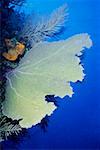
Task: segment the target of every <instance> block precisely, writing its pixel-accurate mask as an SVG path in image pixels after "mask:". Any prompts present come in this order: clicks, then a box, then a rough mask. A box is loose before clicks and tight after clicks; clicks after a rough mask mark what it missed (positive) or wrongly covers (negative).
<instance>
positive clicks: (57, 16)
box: [20, 5, 68, 43]
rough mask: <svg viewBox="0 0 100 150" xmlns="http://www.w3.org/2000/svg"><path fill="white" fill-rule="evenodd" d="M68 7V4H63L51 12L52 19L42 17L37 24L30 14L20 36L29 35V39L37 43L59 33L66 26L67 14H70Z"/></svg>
mask: <svg viewBox="0 0 100 150" xmlns="http://www.w3.org/2000/svg"><path fill="white" fill-rule="evenodd" d="M66 8H67V6H66V5H63V6H61V7H60V8H58V9H57V10H55V11H54V12H53V13H52V14H51V16H50V17H49V18H50V19H45V18H42V19H41V21H39V22H38V23H37V24H36V25H34V24H33V23H32V20H33V17H32V16H30V17H29V18H28V20H27V23H26V24H25V26H24V28H23V30H22V32H21V33H20V37H28V40H29V41H32V42H33V43H34V42H35V43H36V42H39V41H41V40H44V39H46V38H47V37H52V36H54V35H55V34H58V33H59V32H60V31H61V29H62V27H63V26H64V23H65V18H66V16H68V13H66Z"/></svg>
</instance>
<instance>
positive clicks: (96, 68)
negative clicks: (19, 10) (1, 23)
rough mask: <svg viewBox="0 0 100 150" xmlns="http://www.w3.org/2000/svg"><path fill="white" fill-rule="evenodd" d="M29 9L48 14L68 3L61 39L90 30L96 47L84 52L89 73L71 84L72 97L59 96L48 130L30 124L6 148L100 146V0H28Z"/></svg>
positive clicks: (94, 147) (31, 149) (84, 62)
mask: <svg viewBox="0 0 100 150" xmlns="http://www.w3.org/2000/svg"><path fill="white" fill-rule="evenodd" d="M28 1H29V5H28V8H25V11H26V12H28V13H29V12H31V10H32V8H33V9H34V11H36V12H38V13H40V14H41V15H42V14H43V15H44V14H47V15H49V14H50V13H51V12H52V11H53V10H54V9H55V8H57V7H59V6H61V5H62V4H64V3H67V4H68V8H69V20H68V22H67V23H66V30H65V32H64V33H63V35H62V36H61V38H60V39H66V38H68V37H70V36H72V35H74V34H77V33H84V32H87V33H89V34H90V36H91V39H92V40H93V47H92V48H91V49H89V50H86V51H85V52H84V56H83V57H82V63H83V65H84V68H85V71H84V72H85V73H86V77H85V79H84V81H83V82H82V83H80V82H78V83H77V84H72V85H73V87H74V92H75V94H74V95H73V98H71V99H70V98H68V97H65V98H64V99H63V100H60V99H59V108H58V109H57V110H56V111H55V112H54V114H53V115H52V116H51V117H50V122H49V126H48V129H47V132H46V133H43V132H42V131H41V130H40V129H39V128H37V127H36V128H34V127H33V128H31V129H29V130H28V133H27V134H26V136H25V137H23V138H21V139H20V140H19V141H17V142H15V141H13V140H12V141H7V142H4V143H3V144H2V146H3V148H4V150H9V149H14V150H15V149H18V150H26V149H27V150H34V149H76V148H77V149H100V13H99V10H100V0H28Z"/></svg>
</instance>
